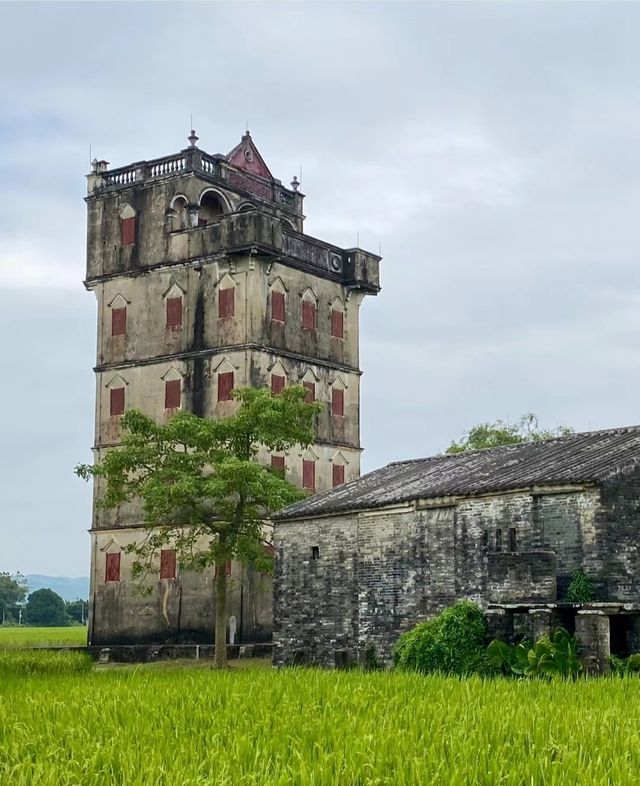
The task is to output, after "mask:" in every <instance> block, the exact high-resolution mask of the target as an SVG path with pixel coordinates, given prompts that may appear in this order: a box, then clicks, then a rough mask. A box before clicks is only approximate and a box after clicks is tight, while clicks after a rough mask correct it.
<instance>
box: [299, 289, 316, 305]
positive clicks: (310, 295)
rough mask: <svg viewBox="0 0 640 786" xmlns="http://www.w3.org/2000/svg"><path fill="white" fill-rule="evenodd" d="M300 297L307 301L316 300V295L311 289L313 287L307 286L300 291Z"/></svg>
mask: <svg viewBox="0 0 640 786" xmlns="http://www.w3.org/2000/svg"><path fill="white" fill-rule="evenodd" d="M300 297H301V298H302V300H306V301H307V303H317V302H318V296H317V295H316V293H315V292H314V291H313V289H311V287H307V288H306V289H305V290H304V291H303V292H301V293H300Z"/></svg>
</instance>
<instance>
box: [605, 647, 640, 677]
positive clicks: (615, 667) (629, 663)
mask: <svg viewBox="0 0 640 786" xmlns="http://www.w3.org/2000/svg"><path fill="white" fill-rule="evenodd" d="M609 664H610V665H611V671H612V672H613V673H614V674H617V675H618V676H619V677H628V676H629V675H630V674H637V673H638V672H640V652H634V653H633V655H629V657H628V658H618V657H617V656H616V655H612V656H611V657H610V658H609Z"/></svg>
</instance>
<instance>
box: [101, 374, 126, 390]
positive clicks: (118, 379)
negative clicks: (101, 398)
mask: <svg viewBox="0 0 640 786" xmlns="http://www.w3.org/2000/svg"><path fill="white" fill-rule="evenodd" d="M128 384H129V383H128V382H127V380H126V379H125V378H124V377H122V376H120V374H115V375H114V376H113V377H111V379H110V380H109V381H108V382H107V384H106V385H105V387H106V388H107V390H111V388H124V387H126V386H127V385H128Z"/></svg>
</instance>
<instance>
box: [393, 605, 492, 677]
mask: <svg viewBox="0 0 640 786" xmlns="http://www.w3.org/2000/svg"><path fill="white" fill-rule="evenodd" d="M486 635H487V624H486V622H485V618H484V614H483V613H482V611H481V609H480V608H479V607H478V606H476V604H475V603H471V602H470V601H462V602H460V603H456V604H455V605H454V606H451V607H450V608H448V609H445V610H444V611H443V612H442V613H441V614H439V615H438V616H437V617H435V618H434V619H432V620H429V621H428V622H421V623H420V624H419V625H416V627H415V628H413V630H410V631H408V632H407V633H405V634H403V635H402V636H400V638H399V639H398V641H397V643H396V645H395V647H394V651H393V659H394V663H395V665H396V667H397V668H399V669H405V670H409V671H419V672H422V673H424V674H427V673H432V672H440V673H442V674H458V675H466V674H473V673H484V672H485V671H486V670H487V661H486V654H485V639H486Z"/></svg>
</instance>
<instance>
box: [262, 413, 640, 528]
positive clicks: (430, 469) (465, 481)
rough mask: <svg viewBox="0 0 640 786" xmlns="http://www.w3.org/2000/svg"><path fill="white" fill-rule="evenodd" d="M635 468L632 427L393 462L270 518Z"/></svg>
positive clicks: (584, 478) (638, 435) (639, 439)
mask: <svg viewBox="0 0 640 786" xmlns="http://www.w3.org/2000/svg"><path fill="white" fill-rule="evenodd" d="M639 463H640V426H629V427H627V428H618V429H611V430H608V431H589V432H586V433H583V434H571V435H569V436H565V437H559V438H558V439H550V440H546V441H544V442H528V443H523V444H520V445H506V446H503V447H499V448H488V449H486V450H473V451H469V452H466V453H459V454H455V455H439V456H432V457H430V458H424V459H413V460H411V461H397V462H394V463H393V464H388V465H387V466H386V467H382V468H381V469H377V470H375V471H374V472H370V473H369V474H367V475H363V476H362V477H361V478H358V479H357V480H354V481H352V482H351V483H347V484H345V485H343V486H338V487H337V488H334V489H331V490H329V491H324V492H321V493H320V494H316V495H315V496H313V497H309V498H308V499H305V500H302V501H301V502H297V503H296V504H294V505H290V506H289V507H288V508H285V509H284V510H283V511H281V512H280V513H278V514H277V515H276V516H274V517H273V518H274V520H276V521H277V520H284V519H294V518H309V517H312V516H316V515H323V514H329V513H339V512H344V511H352V510H366V509H368V508H380V507H384V506H386V505H393V504H396V503H401V502H409V501H411V500H416V499H429V498H433V497H448V496H473V495H475V494H483V493H488V492H492V491H505V490H509V489H520V488H531V487H532V486H547V485H558V484H565V483H581V482H598V481H603V480H605V479H607V478H609V477H611V476H612V475H615V474H616V473H619V472H624V471H628V470H631V469H633V468H634V467H635V466H636V465H638V464H639Z"/></svg>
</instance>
